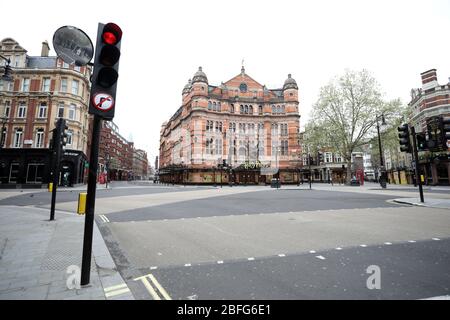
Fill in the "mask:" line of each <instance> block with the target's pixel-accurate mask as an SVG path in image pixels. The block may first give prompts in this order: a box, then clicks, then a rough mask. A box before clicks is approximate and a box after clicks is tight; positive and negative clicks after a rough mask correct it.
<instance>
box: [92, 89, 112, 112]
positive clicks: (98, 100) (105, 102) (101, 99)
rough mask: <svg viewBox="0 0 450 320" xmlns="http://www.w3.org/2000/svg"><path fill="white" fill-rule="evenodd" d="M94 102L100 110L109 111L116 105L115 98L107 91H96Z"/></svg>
mask: <svg viewBox="0 0 450 320" xmlns="http://www.w3.org/2000/svg"><path fill="white" fill-rule="evenodd" d="M92 104H93V105H94V107H95V108H97V109H98V110H101V111H108V110H110V109H111V108H112V107H114V98H113V97H112V96H111V95H110V94H107V93H103V92H100V93H96V94H95V95H94V96H93V97H92Z"/></svg>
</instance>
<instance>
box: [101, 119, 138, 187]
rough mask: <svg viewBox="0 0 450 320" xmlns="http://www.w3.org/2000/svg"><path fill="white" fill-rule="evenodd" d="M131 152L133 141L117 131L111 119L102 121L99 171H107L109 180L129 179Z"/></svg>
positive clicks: (131, 170)
mask: <svg viewBox="0 0 450 320" xmlns="http://www.w3.org/2000/svg"><path fill="white" fill-rule="evenodd" d="M133 154H134V143H133V142H129V141H128V140H127V139H125V138H124V137H123V136H122V135H121V134H120V133H119V127H118V126H117V125H116V124H115V123H114V122H112V121H102V128H101V131H100V146H99V151H98V157H99V158H98V162H99V171H100V172H108V179H109V181H114V180H131V179H132V178H133ZM105 166H106V167H107V169H106V168H105Z"/></svg>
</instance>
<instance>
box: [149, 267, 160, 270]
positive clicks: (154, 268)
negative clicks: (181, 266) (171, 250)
mask: <svg viewBox="0 0 450 320" xmlns="http://www.w3.org/2000/svg"><path fill="white" fill-rule="evenodd" d="M156 269H158V267H150V270H156Z"/></svg>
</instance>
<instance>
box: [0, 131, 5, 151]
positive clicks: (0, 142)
mask: <svg viewBox="0 0 450 320" xmlns="http://www.w3.org/2000/svg"><path fill="white" fill-rule="evenodd" d="M2 131H3V132H2V134H1V135H0V139H1V140H0V146H2V147H4V146H5V141H6V128H3V129H2Z"/></svg>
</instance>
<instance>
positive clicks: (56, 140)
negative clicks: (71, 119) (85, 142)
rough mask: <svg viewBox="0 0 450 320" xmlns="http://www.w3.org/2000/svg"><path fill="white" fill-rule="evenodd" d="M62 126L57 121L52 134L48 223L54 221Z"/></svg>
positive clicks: (59, 121)
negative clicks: (50, 196)
mask: <svg viewBox="0 0 450 320" xmlns="http://www.w3.org/2000/svg"><path fill="white" fill-rule="evenodd" d="M62 127H63V125H62V124H61V119H59V120H58V122H57V124H56V128H55V129H54V130H55V131H54V134H53V146H52V149H53V150H52V154H53V157H52V158H53V166H52V167H53V170H52V171H53V176H52V201H51V205H50V221H53V220H55V205H56V189H57V187H58V180H59V162H60V160H61V130H62Z"/></svg>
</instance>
